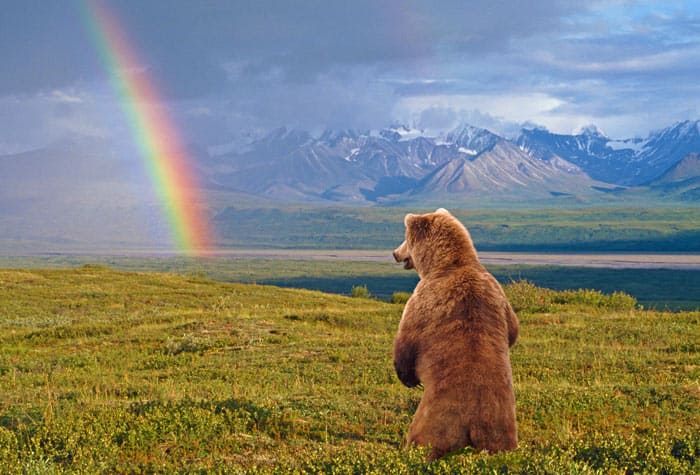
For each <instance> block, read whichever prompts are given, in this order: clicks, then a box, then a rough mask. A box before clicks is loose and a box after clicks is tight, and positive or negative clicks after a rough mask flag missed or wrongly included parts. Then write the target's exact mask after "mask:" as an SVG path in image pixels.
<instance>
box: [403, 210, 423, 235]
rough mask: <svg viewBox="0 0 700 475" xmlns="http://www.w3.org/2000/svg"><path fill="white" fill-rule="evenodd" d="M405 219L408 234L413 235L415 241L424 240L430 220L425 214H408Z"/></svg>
mask: <svg viewBox="0 0 700 475" xmlns="http://www.w3.org/2000/svg"><path fill="white" fill-rule="evenodd" d="M403 221H404V224H405V225H406V230H407V231H408V236H412V237H413V239H414V240H415V241H420V240H422V239H423V238H425V236H426V235H427V234H428V227H429V226H430V222H429V220H428V219H427V218H426V217H425V216H421V215H419V214H407V215H406V217H405V218H404V220H403ZM408 236H407V237H408Z"/></svg>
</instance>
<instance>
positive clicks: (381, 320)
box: [0, 266, 700, 474]
mask: <svg viewBox="0 0 700 475" xmlns="http://www.w3.org/2000/svg"><path fill="white" fill-rule="evenodd" d="M397 290H398V289H397ZM507 293H508V294H509V296H510V298H511V301H512V303H513V305H514V307H515V308H516V310H517V312H518V314H519V316H520V319H521V338H520V340H519V342H518V343H517V345H516V346H515V347H514V348H513V350H512V355H511V357H512V364H513V374H514V380H515V389H516V398H517V405H518V406H517V411H518V423H519V435H520V447H519V449H518V450H516V451H513V452H510V453H505V454H498V455H486V454H482V453H475V452H474V451H471V450H465V451H462V452H461V453H458V454H456V455H454V456H451V457H449V458H447V459H444V460H441V461H438V462H436V463H433V464H431V465H426V464H425V463H424V456H425V453H424V452H423V451H421V450H418V449H411V450H407V449H404V448H403V447H402V446H403V440H404V435H405V432H406V430H407V428H408V425H409V423H410V420H411V417H412V413H413V411H414V410H415V407H416V405H417V403H418V401H419V399H420V390H409V389H407V388H405V387H403V386H401V384H400V383H399V382H398V380H397V378H396V377H395V375H394V374H393V368H392V364H391V345H392V339H393V334H394V332H395V329H396V325H397V324H398V321H399V318H400V315H401V310H402V306H401V305H400V304H390V303H386V302H381V301H377V300H373V299H365V298H349V297H343V296H338V295H329V294H323V293H319V292H313V291H307V290H292V289H283V288H276V287H267V286H260V285H247V284H230V283H223V282H216V281H211V280H207V279H205V278H203V277H200V276H197V275H194V274H193V275H189V276H187V275H176V274H160V273H152V272H151V273H133V272H123V271H115V270H110V269H107V268H104V267H101V266H85V267H80V268H77V269H73V270H32V269H25V270H4V271H0V467H2V471H3V473H18V474H19V473H91V474H92V473H123V472H128V473H203V472H214V473H256V472H259V473H279V472H282V473H289V472H296V473H406V474H409V473H420V472H422V473H460V472H461V473H488V474H492V473H528V474H529V473H669V474H670V473H673V474H676V473H679V474H683V473H697V472H698V471H699V470H700V386H699V385H698V384H699V379H700V346H699V345H698V338H697V335H698V334H699V333H700V312H681V313H664V312H652V311H644V310H639V309H638V308H637V307H636V305H635V302H634V299H632V298H631V297H629V296H627V295H625V294H620V293H617V294H613V295H603V294H601V293H599V292H593V291H569V292H555V291H549V290H543V289H539V288H536V287H534V286H532V285H531V284H527V283H517V284H513V285H510V286H508V287H507Z"/></svg>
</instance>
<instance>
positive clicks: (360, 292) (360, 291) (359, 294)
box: [350, 285, 372, 299]
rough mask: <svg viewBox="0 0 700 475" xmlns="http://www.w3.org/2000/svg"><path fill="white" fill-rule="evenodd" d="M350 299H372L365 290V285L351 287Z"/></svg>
mask: <svg viewBox="0 0 700 475" xmlns="http://www.w3.org/2000/svg"><path fill="white" fill-rule="evenodd" d="M350 297H355V298H361V299H368V298H370V297H372V294H371V293H370V292H369V290H368V289H367V286H366V285H353V286H352V289H350Z"/></svg>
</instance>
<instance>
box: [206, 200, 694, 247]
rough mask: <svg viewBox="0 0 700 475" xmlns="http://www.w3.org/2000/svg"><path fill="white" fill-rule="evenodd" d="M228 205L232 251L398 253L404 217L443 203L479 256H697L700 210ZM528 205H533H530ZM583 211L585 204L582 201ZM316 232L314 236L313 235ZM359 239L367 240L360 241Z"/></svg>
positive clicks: (223, 220)
mask: <svg viewBox="0 0 700 475" xmlns="http://www.w3.org/2000/svg"><path fill="white" fill-rule="evenodd" d="M465 205H466V203H454V206H452V205H450V204H448V203H444V202H443V203H441V204H439V205H437V204H436V206H434V207H433V208H432V209H422V210H421V209H415V208H410V209H409V208H406V209H401V208H393V207H370V208H350V207H338V208H318V207H301V206H294V207H291V206H290V207H287V208H283V207H278V208H251V207H237V208H233V207H231V208H228V209H226V210H225V211H224V212H222V213H221V214H220V215H218V216H217V219H216V226H217V229H219V230H220V234H221V239H222V242H221V244H222V245H224V246H226V247H234V248H277V249H393V248H395V247H396V246H397V245H398V243H399V242H400V241H401V237H402V236H403V233H404V227H403V217H404V215H405V214H406V213H407V212H411V213H417V212H428V211H433V210H435V208H437V207H440V206H445V207H447V208H449V209H450V210H451V211H452V212H453V214H454V215H455V216H456V217H457V218H459V220H460V221H462V223H464V225H465V226H467V229H469V232H470V233H471V235H472V238H473V239H474V242H475V243H477V248H478V249H479V250H481V251H489V250H498V251H545V252H552V251H558V252H591V251H595V252H699V251H700V208H698V207H686V208H677V207H669V206H665V207H658V208H631V207H598V208H596V207H586V208H583V207H582V208H575V209H557V208H547V209H527V208H522V209H518V208H517V207H513V206H509V207H506V208H505V209H503V208H502V207H501V209H488V208H484V206H487V205H486V204H484V203H481V202H480V203H479V206H480V207H479V208H476V209H464V206H465ZM524 206H532V204H525V205H524ZM582 206H583V204H582ZM309 229H313V230H314V232H313V233H309ZM357 236H362V238H361V239H357Z"/></svg>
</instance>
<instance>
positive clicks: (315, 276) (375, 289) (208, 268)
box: [0, 251, 700, 310]
mask: <svg viewBox="0 0 700 475" xmlns="http://www.w3.org/2000/svg"><path fill="white" fill-rule="evenodd" d="M84 264H101V265H106V266H109V267H111V268H117V269H121V270H129V271H137V272H142V271H150V272H174V273H179V274H183V275H196V276H202V277H207V278H210V279H214V280H219V281H224V282H247V283H258V284H271V285H278V286H282V287H292V288H303V289H312V290H321V291H324V292H332V293H337V294H345V295H347V294H349V293H350V290H351V289H352V287H353V286H366V287H367V288H368V290H369V292H370V293H371V294H372V295H374V296H376V297H378V298H380V299H384V300H388V299H389V298H390V297H391V294H392V293H393V292H396V291H402V292H411V291H413V288H414V287H415V285H416V282H417V281H418V277H417V276H416V274H415V272H407V271H405V270H403V268H402V266H400V265H396V264H395V263H393V262H391V261H390V258H389V251H387V260H386V261H358V260H330V259H262V258H226V257H216V258H188V257H145V256H142V257H126V256H113V257H109V256H65V255H57V256H49V257H8V256H4V257H3V256H0V267H5V268H8V267H11V268H68V267H78V266H81V265H84ZM487 267H488V269H489V270H490V271H491V272H492V273H493V274H494V275H495V276H496V278H497V279H498V280H499V281H500V282H501V283H509V282H512V281H519V280H528V281H531V282H533V283H535V284H537V285H538V286H540V287H546V288H551V289H555V290H572V289H573V290H575V289H581V288H583V289H593V290H600V291H603V292H607V293H612V292H615V291H618V290H619V291H624V292H626V293H628V294H630V295H632V296H634V297H635V298H636V299H637V300H638V301H639V303H640V304H641V305H643V306H644V307H648V308H656V309H659V310H697V309H700V271H697V270H669V269H604V268H587V267H564V266H530V265H490V266H487Z"/></svg>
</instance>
